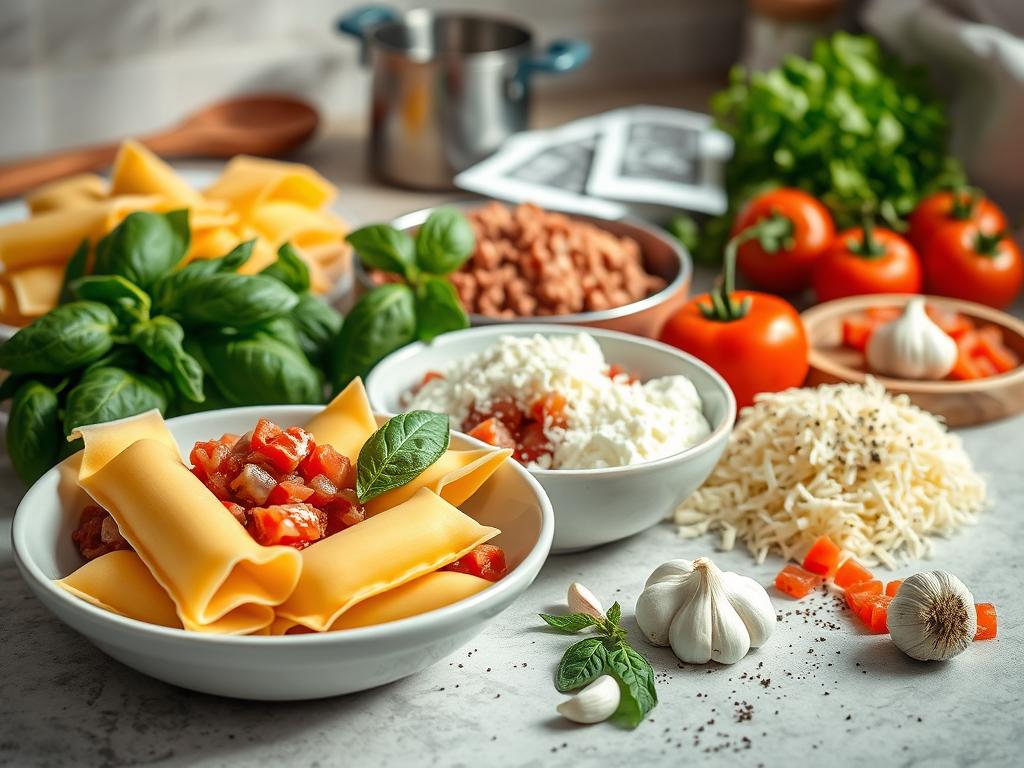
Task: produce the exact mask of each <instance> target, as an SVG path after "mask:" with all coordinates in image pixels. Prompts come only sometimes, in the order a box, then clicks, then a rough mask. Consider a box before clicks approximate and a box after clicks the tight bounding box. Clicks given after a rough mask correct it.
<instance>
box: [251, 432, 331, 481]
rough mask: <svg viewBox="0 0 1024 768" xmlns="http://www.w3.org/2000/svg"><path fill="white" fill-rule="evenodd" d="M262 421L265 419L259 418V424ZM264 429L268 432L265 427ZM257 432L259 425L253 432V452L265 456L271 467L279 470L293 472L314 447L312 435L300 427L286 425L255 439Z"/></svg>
mask: <svg viewBox="0 0 1024 768" xmlns="http://www.w3.org/2000/svg"><path fill="white" fill-rule="evenodd" d="M263 421H265V420H264V419H260V423H261V424H262V423H263ZM271 426H275V425H273V424H272V425H271ZM275 428H276V426H275ZM264 431H265V433H266V432H269V430H267V429H266V428H265V429H264ZM258 433H259V425H257V430H256V431H255V432H254V433H253V438H252V451H253V453H256V454H258V455H260V456H262V457H263V458H265V459H266V460H267V461H268V462H269V463H270V465H271V466H272V467H274V468H275V469H277V470H279V471H281V472H294V471H295V469H296V468H297V467H298V466H299V464H300V463H301V462H302V460H303V459H305V458H306V456H307V454H309V452H310V451H311V450H313V448H315V447H316V443H314V442H313V436H312V435H311V434H309V432H307V431H306V430H304V429H303V428H302V427H288V428H287V429H285V430H283V431H278V433H277V434H276V435H272V436H270V437H269V438H268V437H267V434H263V435H261V436H260V438H259V440H257V437H256V435H257V434H258Z"/></svg>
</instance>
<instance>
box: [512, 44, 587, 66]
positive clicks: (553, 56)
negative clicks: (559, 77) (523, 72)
mask: <svg viewBox="0 0 1024 768" xmlns="http://www.w3.org/2000/svg"><path fill="white" fill-rule="evenodd" d="M589 58H590V43H587V42H584V41H583V40H555V41H554V42H552V43H551V44H550V45H548V48H547V50H546V51H545V52H544V53H542V54H541V55H539V56H535V57H534V58H532V59H530V60H529V61H528V62H526V68H527V69H528V70H530V71H531V72H550V73H554V74H557V73H561V72H571V71H572V70H574V69H579V68H580V67H582V66H583V65H584V64H586V63H587V60H588V59H589Z"/></svg>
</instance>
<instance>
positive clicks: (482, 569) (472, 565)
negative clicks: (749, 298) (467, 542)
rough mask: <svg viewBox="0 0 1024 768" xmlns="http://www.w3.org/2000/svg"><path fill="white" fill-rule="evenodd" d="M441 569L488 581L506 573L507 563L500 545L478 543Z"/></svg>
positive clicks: (497, 578) (495, 579)
mask: <svg viewBox="0 0 1024 768" xmlns="http://www.w3.org/2000/svg"><path fill="white" fill-rule="evenodd" d="M441 570H442V571H455V572H457V573H468V574H470V575H471V576H479V577H480V578H481V579H487V580H488V581H498V580H499V579H501V578H502V577H503V576H504V575H505V574H506V573H508V565H507V564H506V562H505V552H504V550H503V549H502V548H501V547H498V546H495V545H494V544H480V545H479V546H476V547H474V548H473V549H472V550H470V551H469V553H467V554H465V555H463V556H462V557H460V558H459V559H458V560H456V561H455V562H453V563H448V565H446V566H444V568H442V569H441Z"/></svg>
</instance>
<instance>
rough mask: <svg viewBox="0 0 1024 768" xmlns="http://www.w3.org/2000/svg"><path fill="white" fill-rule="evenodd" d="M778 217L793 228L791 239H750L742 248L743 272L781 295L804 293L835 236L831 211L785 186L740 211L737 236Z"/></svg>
mask: <svg viewBox="0 0 1024 768" xmlns="http://www.w3.org/2000/svg"><path fill="white" fill-rule="evenodd" d="M772 214H777V215H780V216H783V217H785V218H786V219H787V220H788V221H789V222H790V225H791V232H790V234H789V236H788V237H786V238H784V240H783V242H782V243H781V247H779V246H780V243H779V241H771V240H768V241H766V240H764V238H760V239H756V240H750V241H748V242H746V243H743V244H742V245H740V247H739V254H738V262H737V263H738V264H739V268H740V272H742V273H743V274H744V275H746V276H747V277H748V278H749V279H750V280H751V281H753V283H754V284H755V285H757V286H758V287H759V288H764V289H765V290H769V291H777V292H779V293H792V292H795V291H802V290H803V289H804V288H806V287H807V286H808V285H810V282H811V271H812V270H813V268H814V263H815V262H816V261H817V260H818V257H820V256H821V255H822V254H823V253H824V252H825V249H826V248H828V246H829V245H830V244H831V242H832V238H833V237H835V226H834V225H833V224H832V217H831V216H830V215H829V212H828V209H827V208H826V207H825V206H824V205H822V204H821V203H819V202H818V201H817V200H816V199H815V198H814V197H812V196H811V195H809V194H807V193H806V192H803V191H801V190H799V189H793V188H791V187H782V188H780V189H773V190H771V191H769V192H765V193H764V194H762V195H758V196H757V197H755V198H754V199H753V200H751V201H750V202H749V203H747V205H746V206H744V208H743V210H742V211H740V213H739V215H738V216H737V217H736V221H735V223H734V224H733V229H732V233H733V235H737V234H739V233H740V232H743V231H745V230H747V229H749V228H750V227H752V226H753V225H754V224H756V223H757V222H759V221H762V220H764V219H765V218H766V217H768V216H770V215H772Z"/></svg>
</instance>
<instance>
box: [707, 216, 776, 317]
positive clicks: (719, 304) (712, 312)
mask: <svg viewBox="0 0 1024 768" xmlns="http://www.w3.org/2000/svg"><path fill="white" fill-rule="evenodd" d="M792 239H793V221H792V219H790V218H788V217H786V216H783V215H782V214H781V213H779V212H778V211H772V212H771V214H770V215H768V216H766V217H765V218H763V219H761V220H760V221H758V222H757V223H756V224H754V225H753V226H750V227H747V228H746V229H744V230H743V231H742V232H738V233H737V234H735V235H734V236H733V237H732V238H731V239H730V240H729V242H728V243H726V246H725V258H724V260H723V261H724V264H723V267H722V275H721V277H720V278H719V280H718V282H717V284H716V286H715V288H714V289H713V290H712V291H710V293H709V298H710V299H711V303H710V304H698V307H700V311H701V314H703V315H704V317H705V318H706V319H708V320H712V321H715V322H719V323H728V322H731V321H733V320H739V319H741V318H743V317H745V316H746V314H747V312H749V311H750V304H751V301H750V297H749V296H747V297H746V298H745V299H743V301H739V302H738V301H736V299H735V297H734V295H733V294H735V293H736V256H737V253H738V252H739V249H740V246H741V245H743V244H744V243H747V242H750V241H751V240H757V241H758V242H759V243H760V244H761V247H762V248H763V249H764V250H765V251H767V252H768V253H776V252H777V251H780V250H786V249H788V248H791V247H792V245H793V243H792Z"/></svg>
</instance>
